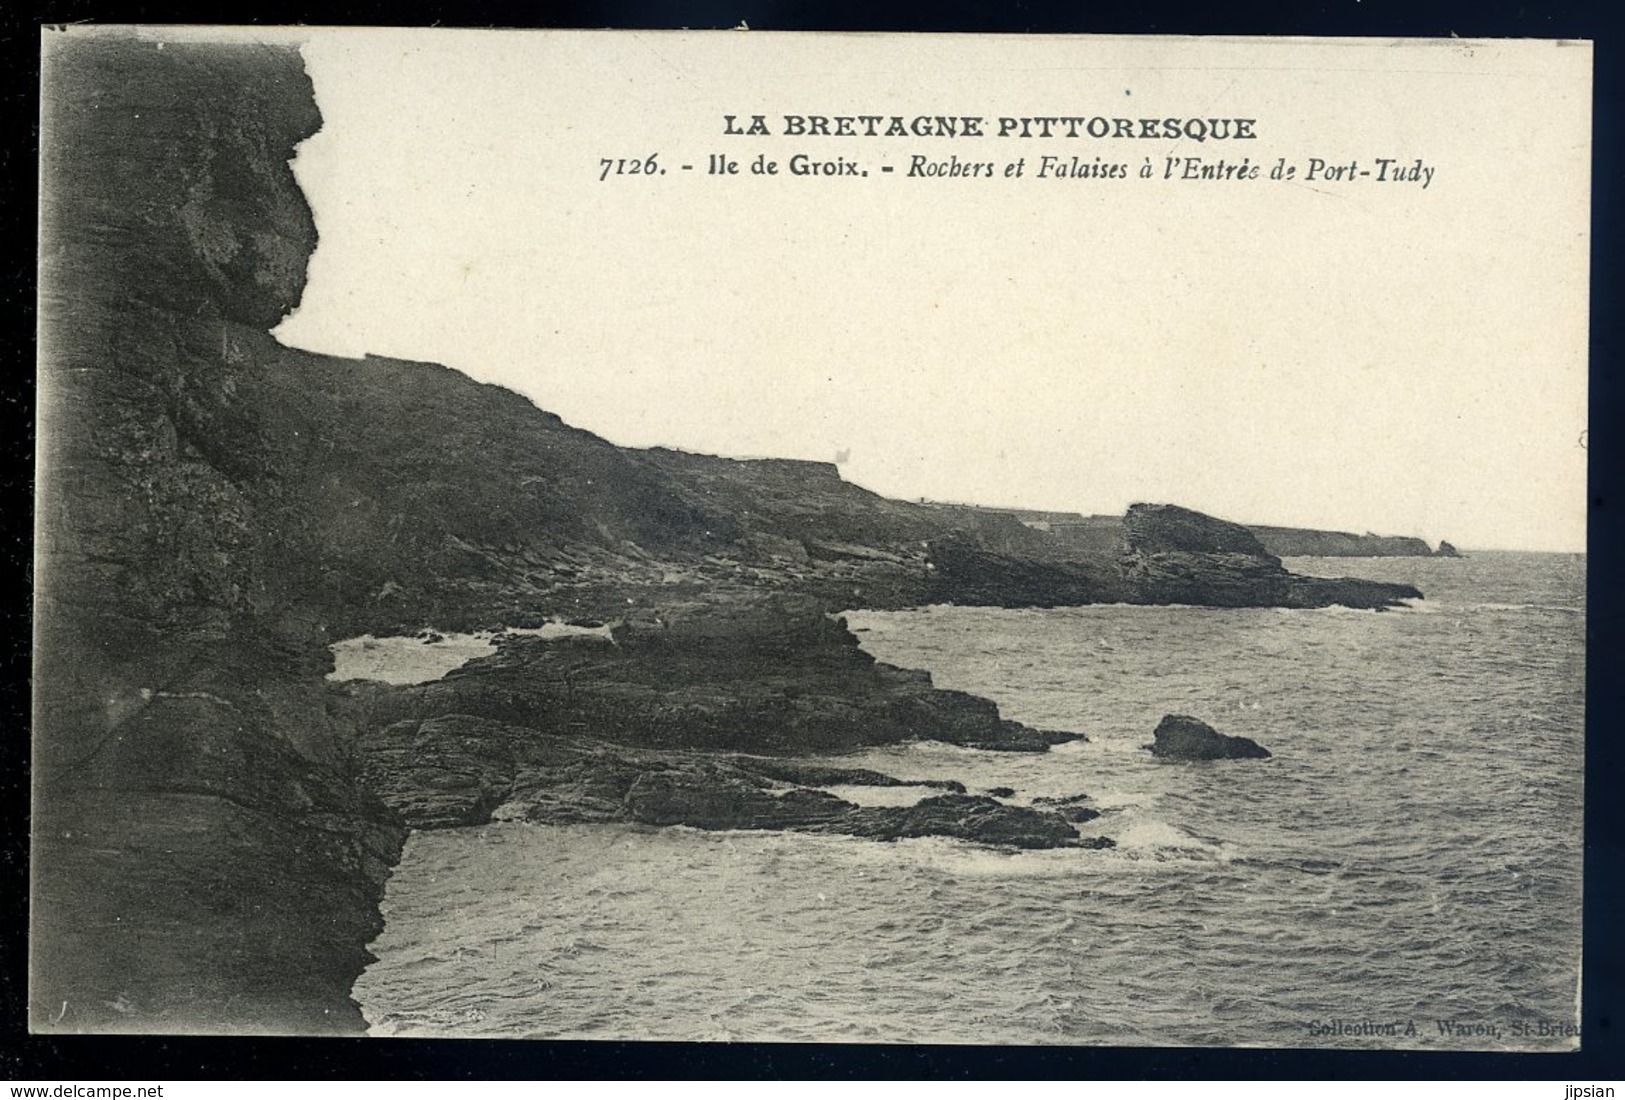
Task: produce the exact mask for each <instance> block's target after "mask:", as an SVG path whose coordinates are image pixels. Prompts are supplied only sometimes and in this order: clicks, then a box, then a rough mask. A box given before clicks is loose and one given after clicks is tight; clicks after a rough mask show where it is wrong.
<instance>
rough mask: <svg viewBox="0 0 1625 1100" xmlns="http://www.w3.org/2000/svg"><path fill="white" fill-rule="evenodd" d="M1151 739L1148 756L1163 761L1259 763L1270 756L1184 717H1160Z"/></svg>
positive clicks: (1261, 748) (1256, 745)
mask: <svg viewBox="0 0 1625 1100" xmlns="http://www.w3.org/2000/svg"><path fill="white" fill-rule="evenodd" d="M1154 736H1155V738H1156V740H1155V741H1154V742H1153V743H1152V744H1151V745H1150V746H1148V747H1149V748H1150V749H1151V754H1152V755H1153V756H1158V757H1162V758H1163V759H1165V760H1260V759H1264V758H1266V757H1268V756H1269V755H1270V751H1269V750H1268V749H1266V748H1265V747H1264V746H1263V745H1260V744H1259V743H1258V742H1256V741H1253V740H1250V739H1249V738H1246V737H1230V736H1227V735H1225V734H1222V733H1220V732H1219V731H1218V730H1216V729H1214V728H1213V727H1212V726H1210V725H1208V724H1207V723H1206V722H1204V721H1202V720H1201V719H1200V718H1192V717H1191V716H1190V715H1188V714H1167V715H1164V716H1163V718H1162V721H1160V722H1158V723H1157V729H1156V733H1155V735H1154Z"/></svg>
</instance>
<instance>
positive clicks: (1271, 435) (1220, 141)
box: [28, 26, 1592, 1053]
mask: <svg viewBox="0 0 1625 1100" xmlns="http://www.w3.org/2000/svg"><path fill="white" fill-rule="evenodd" d="M41 68H42V81H41V123H40V125H41V130H40V169H41V173H40V179H41V200H40V268H39V280H40V282H39V323H40V327H39V353H38V363H37V382H38V434H37V447H38V449H37V463H36V516H35V543H36V545H35V571H34V612H35V620H34V657H33V662H34V663H33V720H34V721H33V734H32V737H33V740H32V773H31V782H32V816H31V826H30V827H31V837H30V844H31V848H30V882H31V890H30V897H29V906H30V915H29V919H30V927H29V942H28V963H29V988H28V1026H29V1030H30V1031H31V1032H33V1033H35V1034H37V1035H39V1034H45V1035H54V1034H108V1033H121V1034H136V1035H150V1034H164V1035H216V1036H218V1035H231V1036H268V1035H296V1036H336V1035H349V1036H359V1035H365V1036H371V1037H375V1038H378V1039H383V1040H389V1039H394V1038H402V1039H417V1038H479V1039H491V1038H497V1039H534V1040H612V1041H626V1040H630V1041H679V1042H687V1043H848V1044H944V1045H970V1044H975V1045H997V1046H1011V1047H1033V1046H1076V1047H1240V1048H1309V1049H1317V1050H1319V1049H1336V1050H1362V1051H1370V1050H1388V1051H1392V1050H1419V1051H1445V1052H1524V1053H1528V1052H1568V1051H1575V1050H1578V1049H1581V1047H1582V1046H1583V1045H1584V1043H1585V1041H1586V1040H1585V1037H1583V1036H1582V1035H1581V1026H1580V1024H1581V1014H1580V1008H1581V998H1582V992H1583V988H1584V985H1583V983H1584V977H1585V976H1584V974H1583V968H1582V965H1581V948H1582V936H1581V915H1582V908H1581V902H1582V894H1583V890H1582V869H1583V867H1582V865H1583V858H1582V857H1583V842H1584V830H1583V827H1582V825H1583V820H1584V812H1585V804H1586V802H1585V800H1586V793H1587V792H1586V790H1585V771H1584V768H1585V714H1586V699H1585V660H1586V575H1587V562H1586V536H1587V530H1586V511H1587V487H1586V474H1587V456H1588V421H1587V390H1588V377H1587V352H1588V318H1587V311H1588V293H1589V284H1588V273H1589V264H1590V248H1591V245H1590V226H1591V221H1590V218H1591V195H1590V180H1591V126H1592V119H1591V108H1592V87H1591V81H1592V52H1591V47H1590V46H1589V44H1587V43H1584V42H1573V41H1559V40H1545V41H1541V40H1520V41H1511V40H1502V41H1479V40H1468V39H1454V40H1442V41H1440V40H1423V39H1412V40H1393V39H1385V40H1378V39H1366V38H1344V39H1336V40H1333V39H1309V38H1196V37H1140V36H1122V37H1112V36H1045V35H1034V36H1010V37H998V36H983V35H973V34H961V35H942V34H812V33H775V32H764V31H759V30H751V29H749V28H748V27H746V26H741V27H740V29H738V30H716V31H692V32H687V31H479V30H429V29H389V30H385V29H376V30H375V29H358V28H319V27H318V28H247V27H157V26H150V27H149V26H77V27H75V26H64V27H47V28H44V29H43V30H42V33H41Z"/></svg>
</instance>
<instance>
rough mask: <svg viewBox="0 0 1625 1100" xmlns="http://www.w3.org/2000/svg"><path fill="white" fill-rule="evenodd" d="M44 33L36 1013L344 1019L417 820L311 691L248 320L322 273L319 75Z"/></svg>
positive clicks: (342, 1022) (126, 1021) (85, 1021)
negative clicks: (303, 165) (394, 802)
mask: <svg viewBox="0 0 1625 1100" xmlns="http://www.w3.org/2000/svg"><path fill="white" fill-rule="evenodd" d="M47 46H48V48H47V51H46V69H45V81H46V91H47V94H46V96H45V112H44V118H43V124H44V141H43V143H42V145H43V148H44V149H45V155H44V159H43V166H42V167H43V180H44V186H43V188H42V191H43V203H42V221H43V225H42V229H43V237H42V240H43V241H44V247H43V248H42V253H41V318H42V322H43V325H42V343H41V352H42V354H41V360H40V428H41V441H42V446H41V455H40V469H39V494H38V498H37V499H38V514H37V527H38V540H37V555H38V557H37V562H38V570H37V594H36V617H35V621H36V623H37V624H38V625H37V628H36V640H35V681H34V682H35V685H36V689H35V690H36V706H35V737H34V757H33V769H34V783H35V799H34V808H35V814H34V822H33V829H34V833H33V836H34V847H33V860H32V866H33V898H32V906H33V917H34V921H33V940H32V953H33V957H32V962H33V967H32V974H33V978H32V988H31V996H30V1012H31V1015H30V1023H31V1025H32V1026H33V1027H35V1028H36V1029H50V1028H56V1029H63V1030H77V1029H96V1030H107V1029H113V1030H118V1029H131V1030H202V1031H232V1030H237V1029H240V1028H249V1027H252V1028H254V1029H257V1030H271V1031H276V1030H300V1031H310V1030H322V1029H326V1028H332V1029H338V1030H354V1029H355V1028H357V1027H358V1026H359V1025H360V1022H361V1021H360V1017H359V1013H358V1012H357V1011H356V1010H355V1007H354V1005H353V1004H352V1003H351V1002H350V1001H349V998H348V989H349V985H350V983H351V982H352V981H353V978H354V976H355V975H356V974H358V973H359V972H360V970H361V968H362V967H363V966H364V965H365V964H366V962H367V961H368V956H367V954H366V951H365V944H366V942H367V941H368V939H369V938H370V936H371V934H372V933H373V932H374V931H375V930H376V928H377V927H378V917H377V909H376V903H377V900H378V897H379V894H380V892H381V889H382V883H383V879H384V876H385V874H386V873H387V868H388V866H389V865H390V863H392V862H393V860H394V858H395V856H396V853H397V851H398V847H399V843H400V840H401V837H402V832H401V830H400V828H399V827H398V825H397V824H396V823H395V821H394V818H393V816H392V815H390V814H389V813H388V812H387V810H385V808H384V807H382V806H381V805H380V804H378V803H377V802H376V801H374V800H372V799H370V798H369V797H368V796H366V795H364V794H363V793H361V790H360V788H359V787H358V785H357V784H355V783H354V782H353V776H352V772H351V770H350V768H349V766H348V765H347V763H346V761H345V759H344V755H343V753H342V752H341V751H340V749H339V748H338V744H339V739H338V738H337V737H336V736H335V730H334V728H333V724H332V721H331V719H330V716H329V715H328V712H327V704H326V700H325V698H324V697H323V695H322V693H320V692H316V693H310V692H308V691H305V690H302V689H301V686H300V685H301V684H302V683H304V682H306V681H308V680H309V679H310V678H311V677H319V676H320V674H321V671H322V668H323V654H322V650H321V648H320V641H319V638H318V637H317V635H316V634H315V633H314V632H313V623H312V621H311V619H310V617H309V616H308V615H307V614H305V613H304V612H303V611H302V609H300V608H298V607H297V606H295V605H293V604H291V603H290V602H289V601H288V600H286V599H285V598H284V591H283V589H284V585H283V584H282V582H281V581H280V579H279V566H280V564H281V562H282V561H283V560H285V559H284V558H283V557H282V555H281V554H280V553H279V550H280V549H281V547H279V545H278V542H277V536H276V535H275V534H274V532H273V530H272V524H271V523H268V522H267V520H266V516H267V513H268V511H269V510H270V508H271V506H272V502H273V501H274V500H275V498H276V497H277V495H278V493H279V492H280V490H281V486H279V485H278V484H277V481H276V477H275V473H274V471H273V470H272V469H271V468H270V467H268V466H266V465H262V464H261V462H260V460H259V456H260V452H261V448H262V442H263V440H262V433H261V426H260V425H259V424H258V423H257V422H256V415H255V410H254V409H253V408H252V406H251V405H250V404H249V403H248V402H246V401H245V400H244V399H243V396H242V393H243V390H244V388H245V386H247V385H248V384H250V383H251V382H252V380H253V378H254V377H255V375H256V373H257V372H258V371H260V370H261V369H263V368H262V365H261V364H259V363H257V362H255V361H254V360H253V359H252V357H251V355H250V354H249V353H248V352H247V351H246V350H245V347H244V345H243V343H242V342H241V341H240V340H239V339H238V334H239V333H242V332H245V331H251V332H259V333H263V332H264V331H265V330H266V328H267V327H268V326H270V325H273V324H275V323H276V322H277V321H278V320H279V319H280V318H281V316H282V315H283V314H284V313H285V312H286V311H287V310H288V309H289V308H291V307H292V305H293V304H294V303H295V302H296V301H297V300H298V297H299V294H300V292H301V289H302V287H303V284H304V269H305V262H306V258H307V257H308V255H309V252H310V249H311V247H312V246H313V244H314V242H315V231H314V226H313V224H312V221H311V218H310V214H309V211H308V209H307V208H306V207H305V204H304V202H303V200H302V198H301V196H300V194H299V191H298V188H297V187H296V186H295V183H294V180H293V177H292V173H291V171H290V170H289V169H288V167H287V160H288V157H289V155H290V150H291V148H292V146H293V145H294V144H295V143H297V142H298V141H299V140H301V139H303V138H304V137H305V136H306V135H308V134H310V133H312V132H313V131H314V130H315V129H316V127H317V125H318V124H319V119H318V117H317V114H316V111H315V109H314V106H313V102H312V94H311V88H310V85H309V82H308V81H307V79H306V77H305V75H304V72H303V68H302V66H301V64H300V60H299V57H298V55H297V54H296V53H294V52H291V51H287V50H275V49H268V48H262V47H220V46H207V47H199V46H186V45H180V44H176V43H168V44H166V45H165V46H164V47H163V48H162V49H160V48H159V47H158V46H157V44H156V43H155V42H151V41H137V40H134V39H131V38H125V37H120V38H111V37H101V36H94V37H90V36H78V35H75V36H73V37H72V38H69V39H67V40H65V41H64V40H58V41H52V42H48V43H47Z"/></svg>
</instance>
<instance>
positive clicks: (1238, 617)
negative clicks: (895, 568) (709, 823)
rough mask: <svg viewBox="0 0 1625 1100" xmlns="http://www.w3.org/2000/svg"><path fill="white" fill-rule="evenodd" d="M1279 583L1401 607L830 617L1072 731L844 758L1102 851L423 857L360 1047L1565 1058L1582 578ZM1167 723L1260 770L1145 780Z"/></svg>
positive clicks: (403, 879)
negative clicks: (895, 1047)
mask: <svg viewBox="0 0 1625 1100" xmlns="http://www.w3.org/2000/svg"><path fill="white" fill-rule="evenodd" d="M1287 564H1288V565H1289V567H1291V568H1294V569H1295V570H1297V571H1300V572H1313V573H1318V574H1321V575H1344V574H1347V573H1357V574H1359V575H1361V576H1366V577H1371V578H1373V579H1379V580H1394V581H1404V582H1409V583H1413V584H1415V585H1417V586H1418V587H1419V588H1421V589H1422V591H1424V592H1426V593H1427V594H1428V599H1427V600H1426V601H1423V602H1422V603H1421V604H1419V605H1418V606H1417V607H1415V608H1412V609H1408V610H1400V611H1393V612H1386V613H1375V612H1352V611H1342V610H1338V609H1331V610H1325V611H1281V610H1228V609H1211V608H1191V607H1125V606H1112V607H1084V608H1070V609H1059V610H1034V611H1009V610H1001V609H989V608H954V607H935V608H925V609H920V610H916V611H908V612H895V613H870V612H865V613H853V614H851V615H849V616H848V621H849V623H850V625H851V626H852V627H853V628H854V629H855V630H857V631H858V632H859V637H860V638H861V639H862V640H863V645H864V647H865V648H866V649H867V650H868V651H869V652H871V653H873V654H874V655H875V656H877V657H878V658H880V659H882V660H886V661H890V662H892V663H894V664H899V665H903V666H906V667H911V668H923V669H928V670H930V672H931V673H932V674H933V677H934V679H935V681H936V683H937V685H938V686H940V687H946V688H957V689H961V690H965V691H971V692H975V693H977V694H980V695H984V696H987V697H989V698H991V699H994V700H996V701H997V702H998V703H999V705H1000V707H1001V709H1002V711H1003V713H1004V714H1005V715H1006V716H1007V717H1010V718H1015V719H1018V720H1020V721H1023V722H1026V723H1028V724H1030V725H1035V726H1042V727H1050V728H1057V729H1068V730H1077V731H1081V732H1084V733H1086V734H1088V735H1089V737H1090V738H1091V740H1090V741H1089V742H1088V743H1073V744H1067V745H1063V746H1060V747H1058V748H1057V749H1055V750H1054V751H1052V752H1050V753H1048V754H1041V755H1027V754H1001V753H987V752H978V751H975V750H967V749H962V748H957V747H954V746H950V745H946V744H941V743H936V742H923V743H918V744H911V745H906V746H899V747H893V748H887V749H880V750H873V751H869V752H865V753H861V754H858V755H857V756H855V757H846V758H843V762H845V763H850V764H853V765H856V766H863V767H872V768H877V769H880V770H882V771H890V772H893V773H896V774H907V775H910V776H918V777H921V778H944V779H947V778H953V779H959V780H962V781H964V782H965V783H966V784H967V786H969V787H970V788H971V790H972V791H976V790H985V789H986V788H988V787H993V786H1008V787H1012V788H1014V789H1015V790H1016V794H1015V796H1014V797H1013V798H1012V799H1011V800H1012V801H1017V802H1025V801H1031V800H1032V799H1035V798H1039V797H1044V796H1060V795H1073V794H1079V793H1087V794H1088V795H1090V796H1091V797H1092V799H1093V803H1092V804H1093V805H1095V806H1096V807H1097V808H1099V809H1100V810H1102V811H1103V813H1102V815H1101V816H1100V817H1099V818H1098V819H1096V820H1094V821H1092V822H1089V823H1088V824H1087V825H1084V826H1082V827H1081V829H1082V831H1084V832H1085V833H1086V834H1088V835H1104V836H1110V837H1113V838H1114V839H1116V841H1117V842H1118V847H1117V848H1115V849H1112V850H1105V851H1074V850H1060V851H1036V852H1019V853H1016V852H1004V851H998V850H991V849H987V848H980V847H976V846H972V845H969V844H964V843H960V842H957V841H951V840H945V839H941V838H927V839H921V840H909V841H902V842H899V843H895V844H885V843H878V842H874V841H868V840H861V839H855V838H849V837H830V836H815V835H804V834H796V833H769V832H761V833H750V832H736V833H707V832H702V831H697V830H691V829H684V828H671V829H650V828H641V827H635V826H577V827H532V826H523V825H493V826H489V827H483V828H475V829H457V830H447V831H441V832H432V833H420V834H418V835H416V836H414V837H413V838H412V840H411V841H410V842H409V845H408V849H407V852H406V855H405V857H404V858H403V860H402V862H401V865H400V867H399V868H398V869H397V870H396V872H395V876H394V878H393V879H392V880H391V882H390V885H389V892H388V897H387V899H386V901H385V906H384V912H385V918H386V922H387V927H386V930H385V931H384V933H383V934H382V935H381V936H380V938H379V939H378V940H377V942H375V943H374V944H373V951H374V952H375V953H376V954H377V956H378V962H377V963H376V964H374V965H373V966H372V967H371V968H369V969H368V971H367V972H366V973H365V974H364V975H363V976H362V978H361V980H360V982H359V983H358V985H357V988H356V997H357V999H358V1000H359V1001H360V1002H361V1004H362V1006H363V1008H364V1010H365V1012H366V1014H367V1018H368V1020H369V1021H370V1022H371V1025H372V1030H373V1033H374V1034H382V1035H466V1036H506V1037H534V1038H570V1039H575V1038H603V1039H674V1040H751V1041H854V1042H940V1043H1016V1044H1040V1043H1090V1044H1121V1045H1220V1046H1235V1045H1243V1046H1300V1045H1312V1046H1333V1047H1339V1046H1341V1047H1431V1048H1439V1049H1509V1050H1538V1049H1561V1048H1566V1047H1568V1046H1571V1045H1572V1044H1573V1043H1575V1042H1576V1041H1577V1040H1575V1039H1574V1038H1572V1037H1570V1036H1571V1035H1572V1025H1573V1023H1574V1021H1575V1013H1576V1006H1577V1000H1578V982H1579V959H1580V893H1581V887H1580V883H1581V820H1582V798H1583V789H1582V781H1583V773H1582V768H1583V751H1584V750H1583V713H1584V699H1583V663H1584V629H1585V627H1584V613H1583V598H1584V597H1583V593H1584V587H1585V573H1584V570H1585V564H1584V558H1583V557H1582V556H1569V555H1550V554H1510V553H1502V554H1491V553H1484V554H1475V555H1473V556H1472V557H1469V558H1466V559H1460V560H1442V559H1418V558H1392V559H1365V560H1357V561H1356V560H1350V559H1289V560H1288V562H1287ZM1167 713H1189V714H1193V715H1196V716H1197V717H1200V718H1202V719H1204V720H1205V721H1207V722H1209V723H1211V724H1212V725H1214V726H1215V727H1217V728H1218V729H1219V730H1221V731H1222V732H1225V733H1231V734H1241V735H1244V736H1247V737H1251V738H1253V739H1254V740H1256V741H1258V742H1260V743H1261V744H1263V745H1265V746H1266V747H1268V748H1269V749H1270V751H1271V752H1272V753H1273V754H1274V756H1273V757H1272V758H1271V759H1269V760H1263V761H1225V762H1217V763H1212V764H1180V763H1165V762H1160V761H1158V760H1156V759H1154V758H1153V757H1151V755H1150V754H1149V753H1147V752H1145V751H1143V746H1144V745H1145V744H1146V743H1148V742H1149V741H1150V739H1151V730H1152V729H1153V727H1154V726H1155V725H1156V723H1157V720H1158V719H1159V718H1161V716H1162V715H1164V714H1167ZM841 793H842V794H843V795H846V796H852V795H859V796H861V792H859V791H856V790H848V789H843V790H842V792H841ZM1447 1023H1450V1024H1454V1025H1459V1028H1458V1027H1454V1026H1453V1027H1446V1024H1447ZM1565 1025H1568V1030H1569V1035H1564V1034H1562V1032H1563V1031H1564V1029H1565ZM1460 1029H1466V1031H1467V1033H1466V1034H1462V1033H1459V1031H1460Z"/></svg>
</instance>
